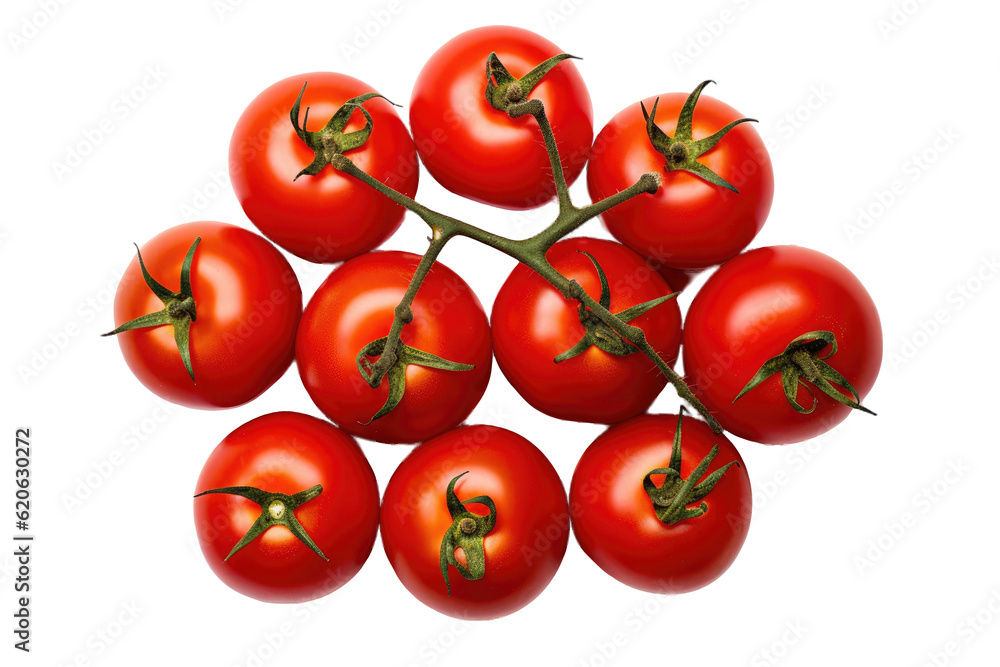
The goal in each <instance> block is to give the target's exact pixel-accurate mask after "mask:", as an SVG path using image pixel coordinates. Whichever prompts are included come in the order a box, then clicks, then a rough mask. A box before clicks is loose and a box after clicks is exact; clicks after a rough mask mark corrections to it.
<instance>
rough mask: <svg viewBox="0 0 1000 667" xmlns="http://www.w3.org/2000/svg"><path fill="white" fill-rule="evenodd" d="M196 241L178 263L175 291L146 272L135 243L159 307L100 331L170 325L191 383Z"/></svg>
mask: <svg viewBox="0 0 1000 667" xmlns="http://www.w3.org/2000/svg"><path fill="white" fill-rule="evenodd" d="M199 243H201V237H200V236H199V237H198V238H196V239H195V240H194V243H192V244H191V247H190V248H188V251H187V255H186V256H185V257H184V263H183V264H182V265H181V289H180V291H179V292H171V291H170V290H168V289H167V288H166V287H164V286H163V285H161V284H160V283H158V282H156V280H155V279H154V278H153V276H151V275H149V271H147V270H146V265H145V264H144V263H143V261H142V252H140V251H139V246H138V245H136V247H135V252H136V255H137V256H138V257H139V268H140V269H141V270H142V278H143V280H145V281H146V285H148V286H149V289H150V290H152V292H153V294H155V295H156V298H158V299H159V300H160V301H161V302H162V303H163V310H160V311H157V312H155V313H149V314H148V315H142V316H141V317H137V318H135V319H134V320H129V321H128V322H126V323H125V324H122V325H121V326H119V327H118V328H117V329H115V330H114V331H109V332H108V333H106V334H101V335H102V336H114V335H116V334H120V333H121V332H123V331H132V330H133V329H143V328H147V327H159V326H163V325H164V324H169V325H171V326H172V327H173V328H174V341H175V342H176V343H177V351H178V352H180V355H181V361H182V362H184V368H186V369H187V372H188V375H190V376H191V381H192V382H194V369H193V368H192V367H191V323H192V322H194V321H195V320H196V319H198V311H197V309H196V308H195V303H194V294H193V293H192V291H191V264H192V262H194V251H195V250H196V249H197V248H198V244H199Z"/></svg>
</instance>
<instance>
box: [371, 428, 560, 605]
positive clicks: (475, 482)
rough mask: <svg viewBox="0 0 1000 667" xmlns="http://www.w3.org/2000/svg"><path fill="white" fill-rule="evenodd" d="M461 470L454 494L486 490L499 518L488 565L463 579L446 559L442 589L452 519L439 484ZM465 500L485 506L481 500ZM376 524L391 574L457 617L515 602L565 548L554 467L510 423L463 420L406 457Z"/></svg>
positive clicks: (547, 574) (479, 508) (536, 590)
mask: <svg viewBox="0 0 1000 667" xmlns="http://www.w3.org/2000/svg"><path fill="white" fill-rule="evenodd" d="M466 471H468V474H466V475H464V476H463V477H462V478H461V479H460V480H459V481H458V483H457V484H456V485H455V493H456V495H457V497H458V499H459V500H461V501H464V500H467V499H469V498H474V497H476V496H481V495H487V496H489V497H490V498H492V499H493V502H494V503H495V504H496V508H497V518H496V525H495V526H494V527H493V530H492V531H490V533H489V534H487V535H486V538H485V539H484V549H485V554H486V575H485V576H484V577H483V578H482V579H479V580H475V581H467V580H465V579H463V578H462V576H461V574H459V572H458V571H457V570H456V569H455V568H454V567H451V568H450V573H449V581H450V584H451V595H448V592H447V588H446V586H445V581H444V578H443V577H442V575H441V568H440V564H439V563H440V554H441V541H442V538H443V537H444V534H445V531H446V530H448V528H449V527H450V526H451V525H452V519H451V516H450V514H449V512H448V508H447V506H446V503H445V492H446V490H447V487H448V483H449V482H450V481H451V480H452V479H453V478H455V477H456V476H458V475H461V474H462V473H464V472H466ZM467 508H468V509H469V510H470V511H473V512H475V513H477V514H487V513H488V510H487V508H486V507H485V506H483V505H478V504H469V505H468V506H467ZM381 530H382V544H383V546H384V547H385V553H386V555H387V556H388V557H389V562H390V563H391V564H392V568H393V570H395V572H396V576H398V577H399V580H400V581H401V582H402V583H403V585H404V586H405V587H406V588H407V589H408V590H409V591H410V592H411V593H412V594H413V595H414V596H415V597H416V598H417V599H418V600H420V601H421V602H423V603H424V604H426V605H427V606H429V607H431V608H432V609H436V610H437V611H439V612H441V613H442V614H447V615H449V616H454V617H456V618H463V619H468V620H477V619H490V618H497V617H500V616H505V615H507V614H510V613H513V612H515V611H517V610H518V609H520V608H522V607H524V606H525V605H526V604H528V603H529V602H531V601H532V600H534V599H535V598H536V597H537V596H538V595H539V594H540V593H541V592H542V590H544V589H545V587H546V586H548V584H549V582H550V581H551V580H552V577H553V576H554V575H555V573H556V570H557V569H558V568H559V565H560V563H561V562H562V558H563V555H564V554H565V553H566V545H567V542H568V541H569V508H568V505H567V503H566V491H565V489H564V488H563V485H562V482H561V481H560V480H559V476H558V475H557V474H556V471H555V469H554V468H553V467H552V464H551V463H550V462H549V460H548V459H547V458H546V457H545V455H544V454H542V452H541V451H539V450H538V448H537V447H535V446H534V445H533V444H531V443H530V442H528V441H527V440H525V439H524V438H522V437H521V436H519V435H517V434H516V433H513V432H511V431H508V430H506V429H502V428H497V427H493V426H462V427H459V428H457V429H454V430H452V431H449V432H447V433H445V434H444V435H441V436H439V437H437V438H434V439H433V440H429V441H428V442H425V443H423V444H421V445H418V446H417V447H416V448H415V449H414V450H413V451H412V452H411V453H410V454H409V456H407V457H406V458H405V459H403V462H402V463H401V464H400V466H399V468H397V469H396V472H395V473H393V476H392V479H390V480H389V485H388V486H387V487H386V489H385V495H384V496H383V498H382V520H381ZM539 536H542V537H543V538H544V540H545V542H544V544H540V543H539ZM525 548H528V549H529V550H531V553H530V554H526V553H525V552H524V549H525ZM529 555H530V558H529V557H528V556H529Z"/></svg>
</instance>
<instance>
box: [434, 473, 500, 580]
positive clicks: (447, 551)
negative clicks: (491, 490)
mask: <svg viewBox="0 0 1000 667" xmlns="http://www.w3.org/2000/svg"><path fill="white" fill-rule="evenodd" d="M468 474H469V471H465V472H463V473H462V474H461V475H458V476H456V477H455V478H454V479H452V480H451V482H449V483H448V490H447V491H445V502H446V503H447V505H448V513H449V514H450V515H451V519H452V524H451V526H449V527H448V530H446V531H445V533H444V537H443V538H442V539H441V557H440V563H439V564H440V566H441V576H442V577H444V585H445V588H446V589H447V591H448V595H451V581H450V580H449V579H448V566H449V565H452V566H454V567H455V569H456V570H458V573H459V574H461V575H462V578H464V579H465V580H466V581H476V580H477V579H482V578H483V577H484V576H486V549H485V547H484V545H483V540H484V539H485V538H486V535H487V534H488V533H489V532H490V531H491V530H493V527H494V526H495V525H496V522H497V506H496V504H495V503H494V502H493V499H492V498H490V497H489V496H476V497H475V498H469V499H468V500H466V501H465V502H463V501H461V500H459V499H458V496H457V495H455V483H456V482H458V480H459V479H461V478H462V477H463V476H464V475H468ZM465 503H477V504H481V505H485V506H486V507H487V508H488V509H489V510H490V513H489V515H487V516H480V515H478V514H474V513H472V512H470V511H469V510H467V509H466V508H465ZM464 520H470V521H471V522H472V524H469V523H468V522H466V524H465V525H466V526H469V525H474V528H473V529H472V530H470V531H466V530H463V521H464ZM459 548H461V549H462V552H463V553H464V554H465V562H466V565H465V566H463V565H462V564H461V563H459V562H458V559H456V558H455V550H456V549H459Z"/></svg>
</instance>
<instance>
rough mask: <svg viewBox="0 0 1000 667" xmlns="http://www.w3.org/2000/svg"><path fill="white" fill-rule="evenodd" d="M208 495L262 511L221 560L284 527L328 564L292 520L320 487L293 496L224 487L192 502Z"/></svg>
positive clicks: (256, 489) (294, 519) (321, 490)
mask: <svg viewBox="0 0 1000 667" xmlns="http://www.w3.org/2000/svg"><path fill="white" fill-rule="evenodd" d="M208 493H226V494H229V495H232V496H241V497H243V498H246V499H247V500H252V501H253V502H255V503H257V504H258V505H260V508H261V512H260V516H258V517H257V520H256V521H254V522H253V525H252V526H250V530H248V531H247V532H246V535H244V536H243V538H242V539H240V541H239V542H237V543H236V546H234V547H233V549H232V551H230V552H229V555H228V556H226V557H225V559H224V560H226V561H228V560H229V559H230V558H232V557H233V554H235V553H236V552H237V551H239V550H240V549H242V548H243V547H245V546H246V545H248V544H250V543H251V542H253V541H254V540H255V539H257V538H258V537H260V535H261V534H262V533H263V532H264V531H265V530H267V529H268V528H270V527H272V526H284V527H285V528H287V529H288V530H290V531H291V533H292V535H294V536H295V537H297V538H298V539H299V541H301V542H302V543H303V544H305V545H306V546H307V547H309V548H310V549H312V550H313V551H314V552H316V554H317V555H319V556H320V557H321V558H322V559H323V560H325V561H329V560H330V559H329V558H327V557H326V555H324V554H323V552H322V551H321V550H320V548H319V547H318V546H316V543H315V542H313V540H312V538H311V537H309V533H307V532H306V529H305V528H303V527H302V524H301V523H299V520H298V519H296V518H295V510H296V509H298V508H299V507H301V506H302V505H304V504H305V503H307V502H309V501H310V500H312V499H313V498H315V497H316V496H318V495H319V494H321V493H323V486H322V485H320V484H317V485H316V486H313V487H310V488H308V489H306V490H305V491H299V492H298V493H296V494H295V495H292V496H289V495H286V494H284V493H270V492H268V491H262V490H261V489H258V488H256V487H253V486H227V487H224V488H221V489H209V490H208V491H202V492H201V493H199V494H197V495H195V498H198V497H199V496H204V495H205V494H208Z"/></svg>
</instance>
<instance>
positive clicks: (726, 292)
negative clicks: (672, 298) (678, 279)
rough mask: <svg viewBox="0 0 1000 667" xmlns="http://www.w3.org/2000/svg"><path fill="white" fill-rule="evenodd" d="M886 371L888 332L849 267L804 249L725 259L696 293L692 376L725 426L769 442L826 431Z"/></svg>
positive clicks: (691, 319) (690, 322)
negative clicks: (884, 348) (884, 355)
mask: <svg viewBox="0 0 1000 667" xmlns="http://www.w3.org/2000/svg"><path fill="white" fill-rule="evenodd" d="M881 364H882V325H881V323H880V321H879V316H878V311H877V310H876V308H875V303H874V302H873V301H872V298H871V296H869V294H868V292H867V290H865V288H864V286H863V285H862V284H861V282H860V281H859V280H858V279H857V278H856V277H855V276H854V274H852V273H851V272H850V271H848V270H847V268H845V267H844V265H842V264H840V263H839V262H837V261H836V260H834V259H832V258H830V257H827V256H826V255H824V254H822V253H819V252H816V251H815V250H809V249H807V248H800V247H797V246H774V247H769V248H758V249H756V250H751V251H750V252H747V253H744V254H743V255H740V256H739V257H736V258H735V259H731V260H730V261H728V262H726V263H725V264H724V265H723V266H722V267H721V268H720V269H719V270H718V271H716V272H715V274H713V275H712V277H711V278H709V279H708V281H707V282H706V283H705V286H704V287H702V289H701V290H700V291H699V292H698V294H697V295H696V296H695V298H694V301H692V303H691V308H690V310H689V311H688V316H687V323H686V325H685V330H684V372H685V374H686V375H687V380H688V383H689V385H690V386H691V389H692V390H693V391H694V392H695V394H696V395H697V396H698V398H700V399H701V400H702V402H704V403H705V405H706V406H707V407H708V409H709V410H710V411H711V412H712V415H713V416H715V418H716V419H718V420H719V423H720V424H722V426H723V428H725V429H726V430H727V431H729V432H731V433H732V434H733V435H736V436H739V437H741V438H746V439H747V440H754V441H756V442H762V443H766V444H775V445H776V444H785V443H790V442H799V441H801V440H806V439H808V438H813V437H815V436H817V435H820V434H822V433H825V432H826V431H828V430H830V429H831V428H833V427H834V426H836V425H837V424H839V423H840V422H841V421H843V420H844V419H845V418H846V417H847V415H849V414H850V413H851V411H852V408H855V409H860V410H863V411H866V412H867V411H868V409H867V408H865V407H862V406H861V405H860V403H861V400H862V399H864V397H865V396H867V395H868V392H869V391H870V390H871V388H872V385H874V384H875V378H876V377H877V376H878V371H879V367H880V366H881Z"/></svg>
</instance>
